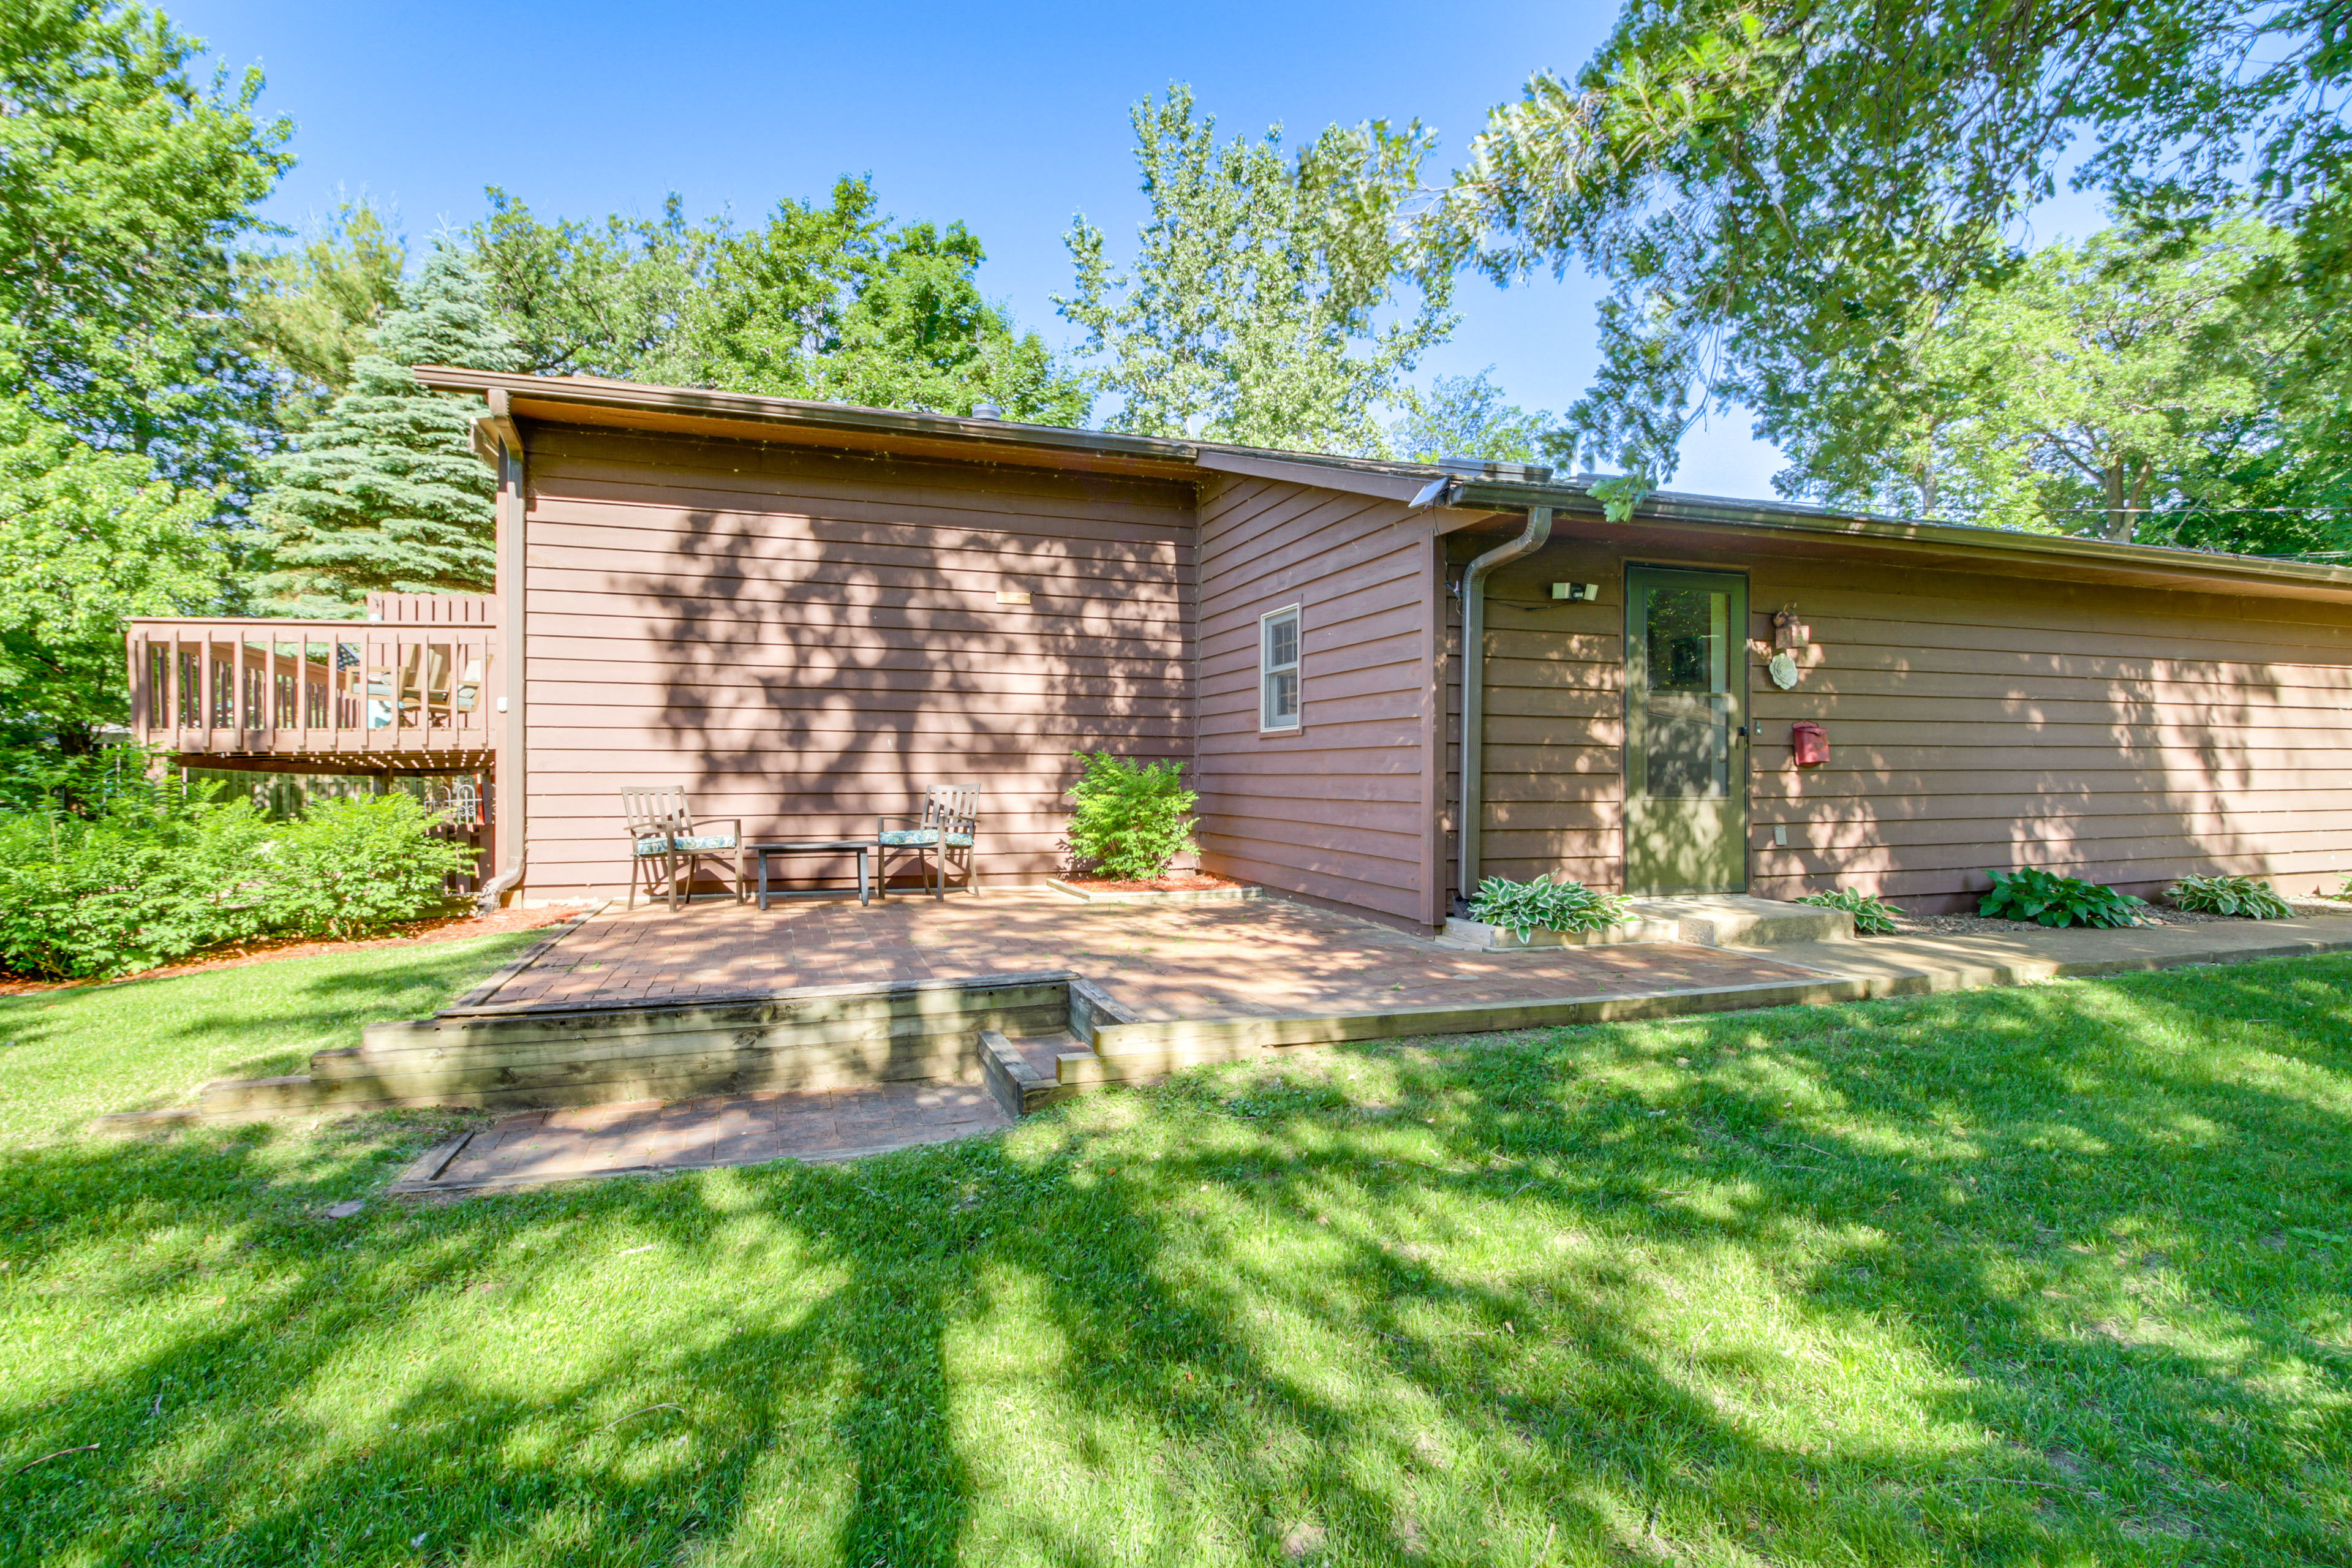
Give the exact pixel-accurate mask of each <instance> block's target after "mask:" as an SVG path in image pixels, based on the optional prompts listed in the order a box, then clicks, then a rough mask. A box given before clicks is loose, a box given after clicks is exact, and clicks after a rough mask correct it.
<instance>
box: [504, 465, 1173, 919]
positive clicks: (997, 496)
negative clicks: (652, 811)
mask: <svg viewBox="0 0 2352 1568" xmlns="http://www.w3.org/2000/svg"><path fill="white" fill-rule="evenodd" d="M530 478H531V495H530V516H529V540H530V579H529V592H528V604H527V606H526V608H527V612H528V617H529V618H528V632H527V653H526V657H527V658H528V660H529V664H528V670H527V678H528V680H529V683H530V737H529V746H530V768H529V784H530V870H529V873H528V876H529V883H530V888H531V889H532V890H533V891H534V892H535V893H538V894H540V895H541V896H550V895H554V894H568V893H575V892H578V891H580V890H582V889H602V890H607V891H610V890H616V889H620V888H622V887H624V886H625V885H626V883H627V880H628V875H629V865H628V856H627V853H626V848H625V842H624V837H623V835H622V832H621V825H620V819H619V816H618V799H617V795H616V793H615V792H616V791H617V789H618V788H619V786H620V785H622V784H684V785H685V786H686V787H687V788H688V790H689V791H690V792H691V795H692V799H693V804H694V807H695V809H696V811H697V812H698V813H700V814H701V815H703V816H715V817H740V818H741V819H742V822H743V827H744V831H745V833H746V834H747V835H748V836H750V837H754V838H758V837H867V838H870V837H872V835H873V833H874V831H875V826H876V818H877V816H880V815H883V814H899V813H906V812H909V811H911V810H913V809H914V808H915V807H916V806H917V805H919V798H920V795H921V792H922V790H923V788H924V786H925V785H927V784H931V783H934V782H937V783H957V784H973V785H976V786H978V787H979V789H980V790H981V791H982V802H981V805H982V838H981V844H980V869H981V873H982V879H983V880H1005V881H1034V880H1035V879H1038V878H1041V877H1043V876H1045V875H1047V874H1050V873H1051V872H1052V871H1054V870H1055V868H1057V867H1058V866H1059V865H1060V863H1061V860H1062V854H1061V850H1060V847H1059V846H1060V839H1061V834H1062V829H1063V825H1064V822H1065V821H1066V816H1067V807H1066V805H1065V804H1064V803H1063V802H1062V800H1061V798H1060V796H1061V794H1062V792H1063V791H1064V790H1065V789H1066V788H1067V787H1068V785H1069V783H1070V781H1071V780H1072V779H1074V778H1075V777H1076V762H1075V761H1074V759H1073V757H1072V752H1076V751H1078V750H1082V749H1106V750H1109V751H1114V752H1122V753H1130V754H1138V755H1143V756H1151V757H1161V756H1176V757H1185V758H1189V757H1190V756H1191V754H1192V747H1191V735H1190V730H1191V725H1190V714H1189V705H1190V704H1189V698H1190V685H1191V679H1190V668H1191V661H1192V630H1191V628H1192V595H1193V583H1192V494H1191V489H1190V487H1188V486H1182V485H1177V484H1171V483H1168V482H1166V481H1160V480H1147V479H1117V478H1106V477H1102V476H1096V475H1087V474H1078V473H1048V472H1043V471H1038V470H1030V469H1007V468H988V467H982V466H976V465H968V464H947V463H931V462H924V461H920V460H910V459H905V458H883V457H876V456H869V455H865V454H852V453H839V452H826V451H812V450H809V449H806V448H801V447H765V446H761V445H757V444H753V443H748V442H743V443H739V442H727V441H709V440H697V439H687V438H679V437H654V436H646V437H620V436H615V435H614V433H612V432H609V431H595V432H588V431H572V430H566V429H562V428H547V427H541V428H540V429H538V430H536V431H535V432H534V439H533V442H532V451H531V469H530ZM1024 595H1025V599H1024V597H1023V596H1024ZM779 868H780V869H782V863H781V862H780V863H779ZM791 869H792V871H793V873H794V874H796V875H797V876H799V877H802V878H807V877H811V876H816V877H823V878H825V879H827V880H829V881H831V882H832V883H834V884H835V885H839V884H840V883H841V882H843V881H844V880H845V878H846V875H847V872H848V869H849V868H848V866H847V865H846V863H844V864H843V865H842V866H840V867H837V868H836V867H824V866H822V865H820V864H818V863H815V862H810V861H796V862H794V863H793V865H792V868H791Z"/></svg>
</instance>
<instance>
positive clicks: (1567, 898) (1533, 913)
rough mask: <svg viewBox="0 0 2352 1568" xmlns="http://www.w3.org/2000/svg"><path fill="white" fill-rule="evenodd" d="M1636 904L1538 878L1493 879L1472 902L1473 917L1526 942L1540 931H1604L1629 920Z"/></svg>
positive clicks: (1568, 883) (1480, 887)
mask: <svg viewBox="0 0 2352 1568" xmlns="http://www.w3.org/2000/svg"><path fill="white" fill-rule="evenodd" d="M1631 904H1632V900H1628V899H1624V898H1622V897H1620V896H1619V895H1617V894H1615V893H1596V892H1594V891H1593V890H1592V889H1591V888H1588V887H1586V886H1585V885H1584V884H1583V883H1581V882H1571V881H1568V880H1566V879H1562V880H1559V881H1554V880H1553V879H1550V878H1549V877H1538V878H1537V879H1535V880H1534V881H1532V882H1513V881H1510V880H1507V879H1505V878H1501V877H1489V878H1487V879H1486V880H1485V881H1483V882H1481V883H1479V884H1478V895H1477V897H1475V898H1474V899H1472V900H1470V918H1471V919H1472V920H1474V921H1485V922H1486V924H1488V925H1491V926H1501V927H1502V928H1503V929H1505V930H1506V931H1510V932H1511V933H1512V934H1514V935H1515V936H1517V938H1518V939H1519V940H1520V941H1521V942H1525V941H1527V940H1528V937H1530V936H1532V935H1534V934H1535V933H1536V932H1537V931H1599V930H1601V928H1602V927H1604V926H1613V925H1616V924H1618V923H1619V922H1620V921H1623V920H1624V918H1625V911H1626V910H1627V909H1628V908H1630V907H1631Z"/></svg>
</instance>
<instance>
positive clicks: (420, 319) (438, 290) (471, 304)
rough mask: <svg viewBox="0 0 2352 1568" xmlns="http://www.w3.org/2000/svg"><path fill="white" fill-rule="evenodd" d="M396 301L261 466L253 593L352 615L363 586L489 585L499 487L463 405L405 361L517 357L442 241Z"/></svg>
mask: <svg viewBox="0 0 2352 1568" xmlns="http://www.w3.org/2000/svg"><path fill="white" fill-rule="evenodd" d="M401 298H402V303H401V308H400V309H399V310H394V311H393V312H392V313H391V314H390V315H388V316H386V317H385V318H384V321H383V325H382V326H381V327H379V328H377V329H376V331H375V346H374V348H373V351H372V352H370V353H363V354H362V355H361V356H360V357H359V358H358V359H357V360H355V361H354V362H353V363H352V376H351V387H350V390H349V391H347V392H345V393H344V394H343V395H341V397H338V398H336V399H335V401H334V402H333V404H331V405H330V406H329V407H328V409H327V411H326V413H325V414H323V415H321V416H320V418H319V421H318V423H317V424H315V425H313V426H310V429H308V430H306V431H304V432H302V433H301V435H300V436H299V437H298V438H297V442H296V447H295V449H294V450H293V451H291V452H288V453H285V454H283V455H281V456H279V457H278V458H273V459H272V460H271V461H270V464H269V466H268V479H269V481H270V488H269V489H268V492H267V493H266V494H264V495H263V496H262V498H261V500H260V503H259V505H258V506H257V507H256V509H255V521H257V522H259V523H260V524H261V525H262V526H263V528H264V529H265V530H267V531H268V549H269V555H270V566H271V570H270V572H269V573H268V574H267V575H266V576H264V577H263V578H262V580H261V592H262V595H263V596H264V597H265V598H267V599H268V600H269V601H270V604H271V606H272V607H273V608H274V609H277V610H278V611H279V612H281V613H285V614H293V615H324V616H339V615H350V614H352V613H353V612H354V610H355V609H356V607H357V606H358V605H360V604H361V603H362V599H363V597H364V595H366V594H368V593H369V592H370V591H372V590H373V591H379V592H385V591H388V592H392V593H397V594H449V593H457V594H481V593H488V592H489V590H490V586H491V583H492V580H493V574H494V561H493V554H492V547H493V542H494V534H495V521H494V510H493V503H492V497H493V494H494V493H495V491H496V489H497V485H496V481H495V479H493V477H492V476H491V474H490V471H489V470H488V468H485V467H484V466H483V465H482V463H481V461H480V460H479V459H478V458H476V457H475V456H474V455H473V450H472V447H471V446H470V444H469V441H468V435H469V428H470V425H471V421H472V417H473V409H472V407H471V405H469V404H468V402H467V400H466V399H463V398H459V397H454V396H451V395H447V394H444V393H436V392H432V391H428V390H427V389H426V388H425V386H423V385H422V384H419V383H418V381H417V379H416V377H415V375H414V374H411V373H410V371H409V368H408V367H409V366H410V365H413V364H452V365H469V366H471V367H473V368H474V369H477V370H512V369H515V368H516V367H517V365H518V363H519V356H518V355H517V353H516V352H515V348H514V342H513V340H512V338H511V337H510V336H509V334H508V332H507V331H506V330H505V329H504V328H503V327H501V326H500V325H499V323H498V321H497V320H496V318H495V317H494V316H493V314H492V313H491V310H490V303H489V298H488V292H487V290H485V289H484V288H483V287H482V282H481V279H479V278H478V276H476V274H475V272H474V269H473V267H472V265H471V264H470V263H469V262H468V261H467V259H466V257H465V255H464V254H463V253H462V252H461V251H459V250H457V248H456V247H452V246H449V245H446V244H440V245H436V246H435V247H434V250H433V254H432V255H431V256H430V257H429V258H427V259H426V261H425V268H424V270H423V271H422V272H420V273H419V274H418V275H417V278H416V279H415V282H413V283H411V284H408V285H407V286H406V287H404V289H402V295H401Z"/></svg>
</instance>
